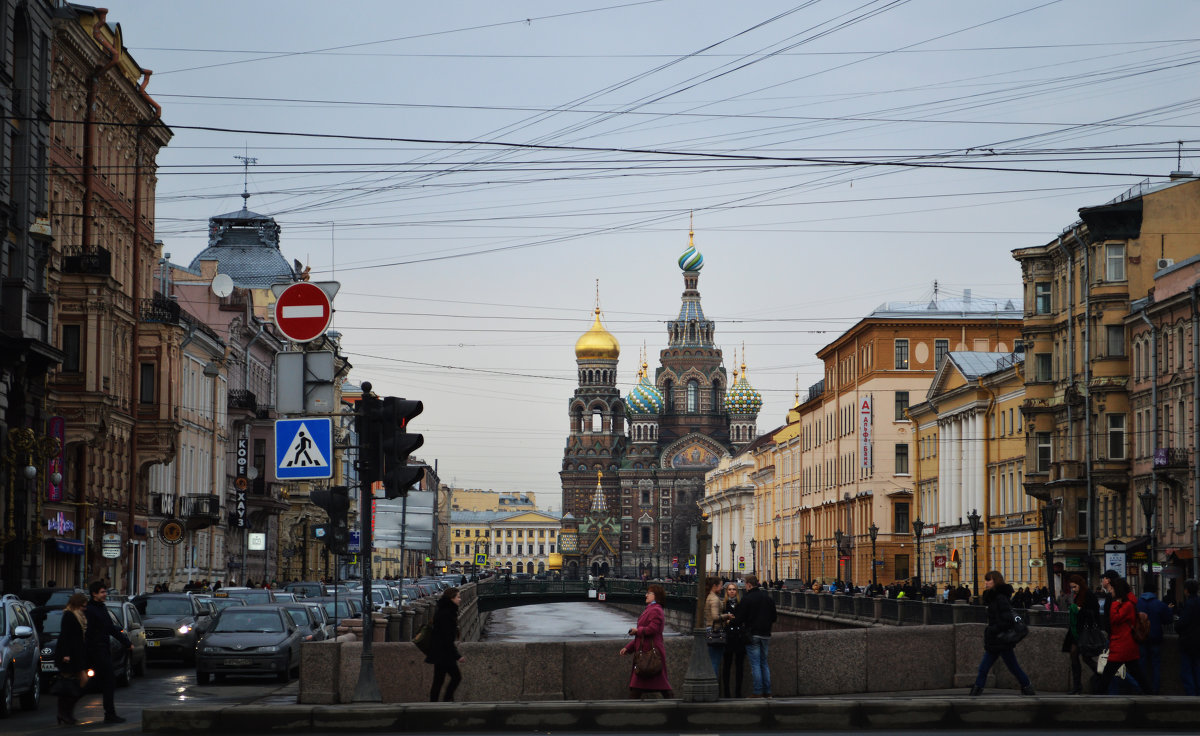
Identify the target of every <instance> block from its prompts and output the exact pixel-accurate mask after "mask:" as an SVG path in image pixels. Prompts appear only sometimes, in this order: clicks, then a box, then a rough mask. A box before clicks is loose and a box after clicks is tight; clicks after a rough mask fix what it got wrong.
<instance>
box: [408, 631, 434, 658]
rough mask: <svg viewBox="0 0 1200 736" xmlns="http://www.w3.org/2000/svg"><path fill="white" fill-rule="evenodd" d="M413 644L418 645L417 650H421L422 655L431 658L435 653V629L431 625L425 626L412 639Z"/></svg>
mask: <svg viewBox="0 0 1200 736" xmlns="http://www.w3.org/2000/svg"><path fill="white" fill-rule="evenodd" d="M412 643H413V644H416V645H417V649H420V650H421V654H424V655H425V656H429V655H430V654H431V653H432V652H433V627H432V626H430V625H429V624H423V625H422V626H421V628H420V629H417V633H416V634H415V635H414V636H413V638H412Z"/></svg>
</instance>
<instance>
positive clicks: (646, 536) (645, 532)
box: [642, 526, 650, 544]
mask: <svg viewBox="0 0 1200 736" xmlns="http://www.w3.org/2000/svg"><path fill="white" fill-rule="evenodd" d="M642 544H650V527H648V526H644V527H642Z"/></svg>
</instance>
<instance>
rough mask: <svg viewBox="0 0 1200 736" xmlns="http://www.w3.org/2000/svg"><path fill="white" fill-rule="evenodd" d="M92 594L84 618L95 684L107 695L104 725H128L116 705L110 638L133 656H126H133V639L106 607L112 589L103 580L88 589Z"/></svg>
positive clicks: (114, 675) (115, 678)
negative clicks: (113, 619) (115, 621)
mask: <svg viewBox="0 0 1200 736" xmlns="http://www.w3.org/2000/svg"><path fill="white" fill-rule="evenodd" d="M88 592H89V593H91V600H89V601H88V604H87V606H86V607H85V608H84V609H83V615H84V616H85V617H86V618H87V632H86V633H85V635H84V640H83V641H84V645H85V646H86V648H87V661H88V666H90V667H91V668H92V670H93V671H95V673H96V676H95V677H94V678H92V681H93V682H94V683H95V687H96V688H97V689H99V690H100V692H101V693H102V694H103V696H104V722H105V723H124V722H125V719H124V718H122V717H121V716H119V715H117V708H116V703H115V702H114V692H115V690H116V687H117V676H116V673H115V672H113V662H112V652H111V650H110V649H109V645H108V638H109V637H110V636H111V637H113V638H114V639H116V640H117V641H119V642H121V646H123V647H125V648H126V649H127V650H129V654H127V655H126V656H130V657H132V656H133V651H132V650H133V643H132V642H130V641H129V637H127V636H125V634H124V633H122V632H121V630H120V629H118V628H117V627H116V626H114V625H113V622H112V617H111V616H109V615H108V607H107V606H105V605H104V604H105V601H107V600H108V586H107V585H105V584H104V582H103V581H101V580H97V581H95V582H93V583H92V584H91V585H90V586H88Z"/></svg>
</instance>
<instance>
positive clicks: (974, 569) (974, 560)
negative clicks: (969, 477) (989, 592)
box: [967, 509, 979, 600]
mask: <svg viewBox="0 0 1200 736" xmlns="http://www.w3.org/2000/svg"><path fill="white" fill-rule="evenodd" d="M967 523H968V524H970V525H971V581H972V583H973V584H974V587H975V599H976V600H978V599H979V541H978V537H977V536H976V535H978V534H979V510H978V509H971V513H969V514H967Z"/></svg>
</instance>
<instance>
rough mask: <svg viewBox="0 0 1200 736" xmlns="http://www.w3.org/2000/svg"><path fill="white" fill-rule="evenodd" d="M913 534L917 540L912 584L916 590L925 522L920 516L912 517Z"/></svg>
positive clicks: (919, 572) (918, 584)
mask: <svg viewBox="0 0 1200 736" xmlns="http://www.w3.org/2000/svg"><path fill="white" fill-rule="evenodd" d="M912 525H913V536H914V537H915V538H916V540H917V567H916V569H917V574H916V576H915V577H916V582H915V583H914V586H913V587H915V588H916V589H917V590H920V589H921V532H922V531H924V530H925V522H923V521H921V517H919V516H918V517H917V518H915V519H913V523H912Z"/></svg>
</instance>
